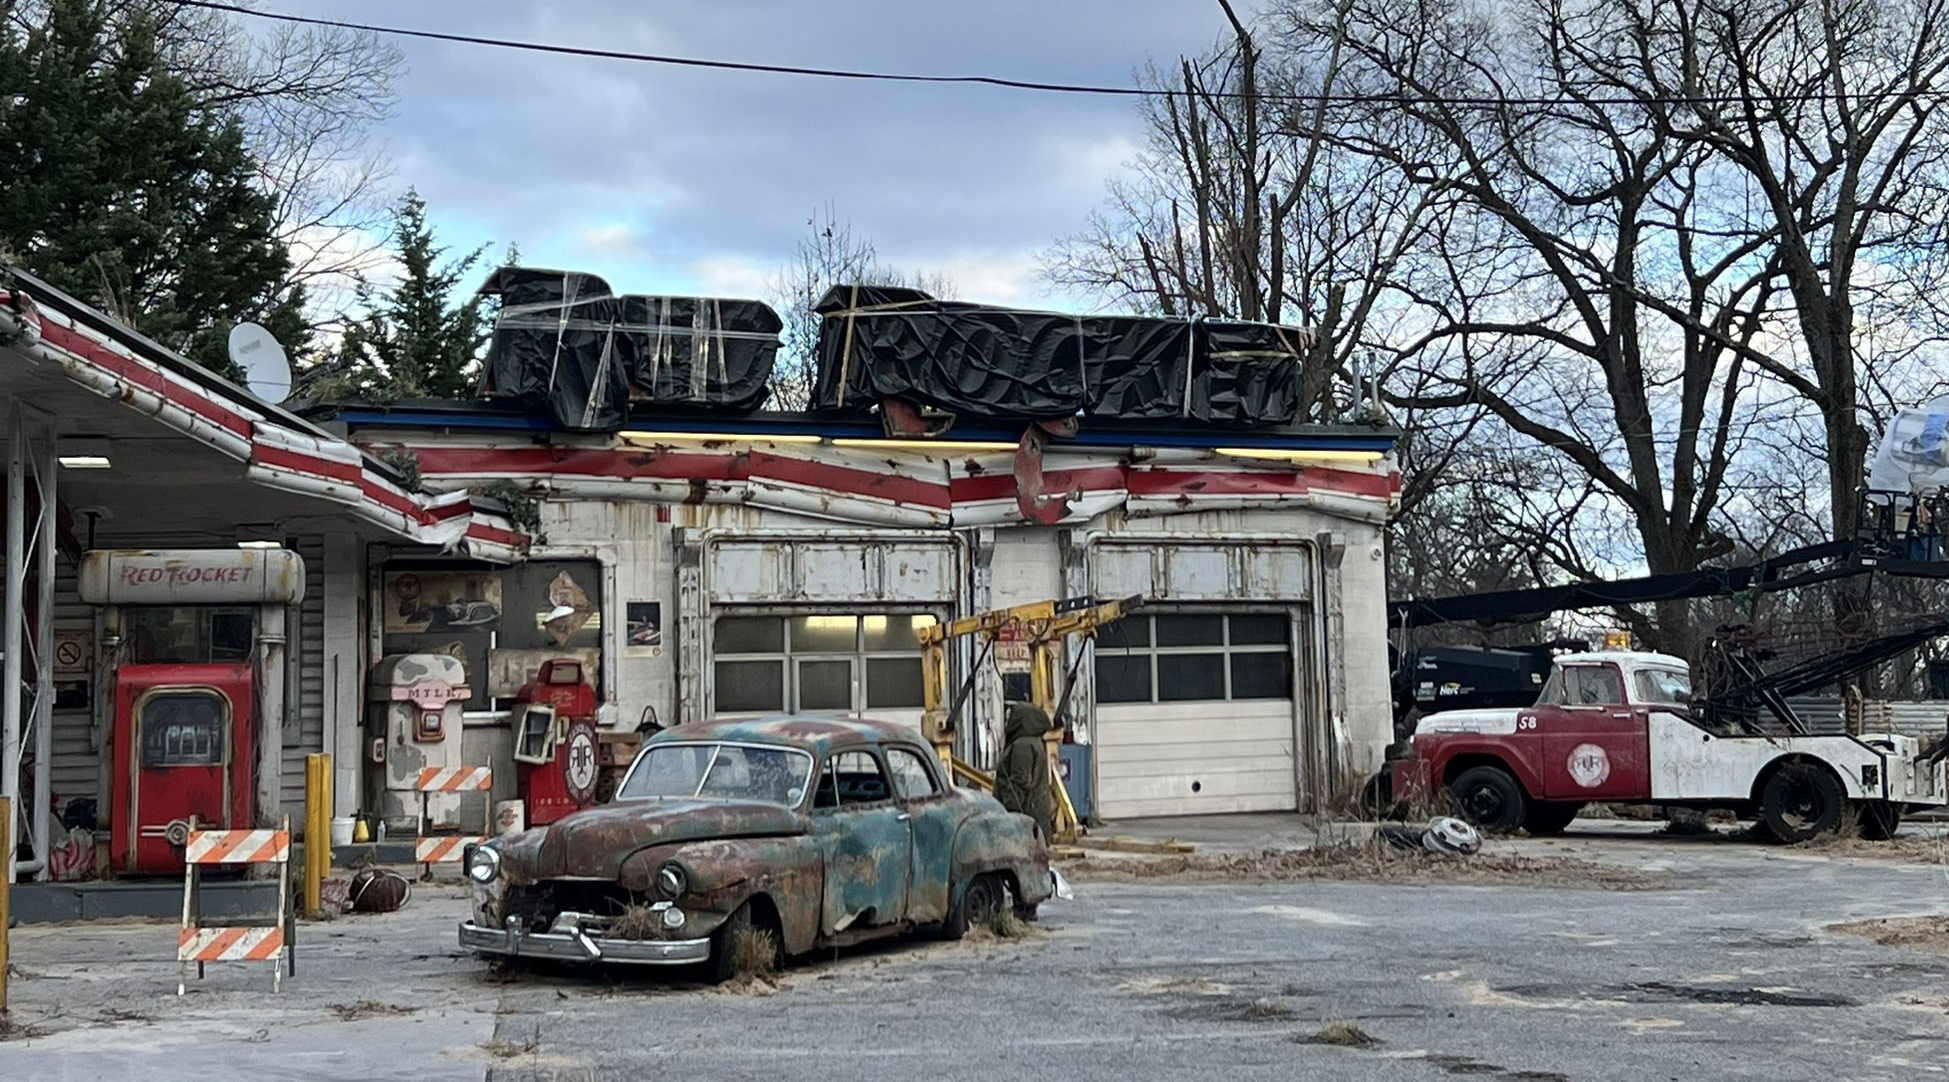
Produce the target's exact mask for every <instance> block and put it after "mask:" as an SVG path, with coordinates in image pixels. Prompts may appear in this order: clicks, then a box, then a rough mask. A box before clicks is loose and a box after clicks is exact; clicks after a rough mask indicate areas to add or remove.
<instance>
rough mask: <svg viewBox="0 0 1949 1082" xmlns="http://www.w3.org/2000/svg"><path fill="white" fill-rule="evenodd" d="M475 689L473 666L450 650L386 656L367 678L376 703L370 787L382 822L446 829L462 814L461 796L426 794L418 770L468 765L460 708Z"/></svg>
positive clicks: (370, 700) (369, 693) (368, 697)
mask: <svg viewBox="0 0 1949 1082" xmlns="http://www.w3.org/2000/svg"><path fill="white" fill-rule="evenodd" d="M472 694H473V691H472V689H471V688H469V687H468V684H467V667H466V666H465V665H462V664H461V663H460V660H459V659H458V658H454V657H451V656H449V655H446V654H388V655H386V656H385V657H383V658H380V659H379V663H378V664H377V665H374V666H373V667H372V675H371V678H370V679H369V680H368V681H367V683H366V702H367V703H369V704H370V706H371V718H370V720H371V724H372V727H373V730H374V732H373V735H372V762H373V764H374V766H375V767H377V768H378V770H377V773H378V774H379V775H380V776H379V779H378V781H379V784H377V785H375V786H373V787H372V789H371V790H370V792H372V793H373V795H374V801H373V802H374V803H375V804H376V805H377V808H376V810H377V812H378V813H379V817H380V819H382V820H385V821H388V822H399V821H401V820H416V819H418V818H419V816H420V815H421V813H422V812H424V813H425V815H426V825H429V826H435V827H440V828H446V827H451V826H457V825H459V823H460V819H461V814H460V813H461V807H460V805H461V794H459V793H422V792H421V791H420V787H419V777H420V771H422V770H429V769H435V768H444V769H452V768H455V767H460V766H464V765H466V760H464V759H463V758H461V754H460V746H461V745H460V737H461V726H462V712H463V710H464V709H465V707H466V704H467V699H468V697H469V696H471V695H472Z"/></svg>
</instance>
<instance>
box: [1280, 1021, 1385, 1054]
mask: <svg viewBox="0 0 1949 1082" xmlns="http://www.w3.org/2000/svg"><path fill="white" fill-rule="evenodd" d="M1293 1040H1294V1041H1296V1042H1298V1043H1299V1044H1327V1045H1333V1046H1335V1047H1338V1048H1372V1047H1374V1046H1375V1045H1378V1044H1380V1043H1381V1042H1380V1040H1379V1039H1378V1038H1376V1037H1374V1036H1373V1035H1372V1034H1370V1033H1368V1032H1367V1031H1366V1030H1364V1029H1361V1028H1360V1026H1359V1025H1358V1024H1356V1023H1353V1022H1348V1021H1345V1020H1344V1019H1339V1020H1334V1021H1330V1022H1328V1023H1327V1024H1326V1025H1324V1026H1321V1027H1320V1029H1319V1032H1317V1033H1312V1034H1308V1035H1305V1036H1301V1037H1295V1038H1293Z"/></svg>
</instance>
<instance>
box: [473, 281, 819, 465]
mask: <svg viewBox="0 0 1949 1082" xmlns="http://www.w3.org/2000/svg"><path fill="white" fill-rule="evenodd" d="M481 293H482V294H484V295H489V296H492V295H499V296H500V298H501V313H500V316H499V318H498V319H496V320H495V324H494V335H493V339H492V341H491V342H490V344H489V346H488V352H487V361H486V368H487V393H488V394H489V395H490V396H494V397H503V398H511V399H514V400H517V401H520V402H523V403H526V404H529V405H532V406H537V407H540V406H543V405H545V406H546V407H547V409H548V411H549V414H550V416H552V417H553V418H554V420H555V423H556V424H557V425H559V426H561V427H562V428H565V429H570V430H574V431H583V432H614V431H616V430H618V429H620V428H622V427H623V425H624V423H625V421H626V420H627V418H628V415H629V407H630V403H631V402H638V403H644V404H648V405H650V406H653V407H666V406H689V407H697V408H702V409H710V410H720V411H724V412H732V413H745V412H749V411H751V410H755V409H757V408H758V407H759V406H762V405H763V404H764V402H765V396H766V394H767V388H768V385H769V383H770V380H771V371H772V364H773V362H774V361H775V360H776V359H777V356H778V332H779V330H780V329H781V328H782V327H783V326H784V324H783V323H782V322H781V321H780V320H779V318H778V313H777V312H774V311H772V309H771V308H770V306H768V305H765V304H762V303H760V302H758V301H737V300H718V299H714V298H709V297H646V296H635V295H622V296H618V295H616V294H615V293H613V292H611V290H610V289H609V283H607V282H605V281H603V280H602V279H601V278H598V277H596V276H595V275H593V274H583V273H580V272H576V271H557V270H542V269H539V268H529V267H503V268H501V269H500V270H497V271H495V272H494V274H493V275H492V276H490V277H489V278H488V280H487V284H486V285H484V286H482V287H481Z"/></svg>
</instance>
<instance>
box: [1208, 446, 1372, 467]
mask: <svg viewBox="0 0 1949 1082" xmlns="http://www.w3.org/2000/svg"><path fill="white" fill-rule="evenodd" d="M1217 450H1218V453H1219V454H1221V455H1230V456H1231V457H1233V458H1258V459H1265V460H1267V461H1271V462H1291V463H1294V464H1297V465H1305V464H1307V463H1309V462H1313V463H1326V462H1363V463H1374V462H1379V461H1380V460H1381V459H1382V458H1383V457H1385V452H1382V451H1280V450H1274V449H1271V448H1266V447H1220V448H1218V449H1217Z"/></svg>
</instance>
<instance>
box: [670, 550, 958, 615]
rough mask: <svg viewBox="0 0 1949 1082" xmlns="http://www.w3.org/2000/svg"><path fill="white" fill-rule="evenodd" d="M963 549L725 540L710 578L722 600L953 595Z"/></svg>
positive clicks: (850, 600) (713, 555)
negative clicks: (959, 555)
mask: <svg viewBox="0 0 1949 1082" xmlns="http://www.w3.org/2000/svg"><path fill="white" fill-rule="evenodd" d="M958 561H959V557H958V550H957V549H956V548H955V547H954V546H953V545H951V544H948V543H945V542H926V541H916V540H914V539H911V538H909V539H902V540H898V541H895V540H886V541H821V540H812V539H808V540H789V539H778V540H749V541H741V540H722V541H717V542H715V543H713V544H712V545H711V547H710V555H709V562H708V565H707V567H706V569H705V582H706V583H707V585H708V588H709V591H710V596H711V600H712V601H713V602H718V603H726V602H730V603H745V602H751V603H765V602H804V601H810V602H820V603H832V604H855V603H866V602H874V601H885V602H916V601H926V602H938V601H943V600H949V599H952V598H953V597H954V592H955V585H954V584H955V582H956V581H957V575H956V571H957V568H958V566H959V562H958Z"/></svg>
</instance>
